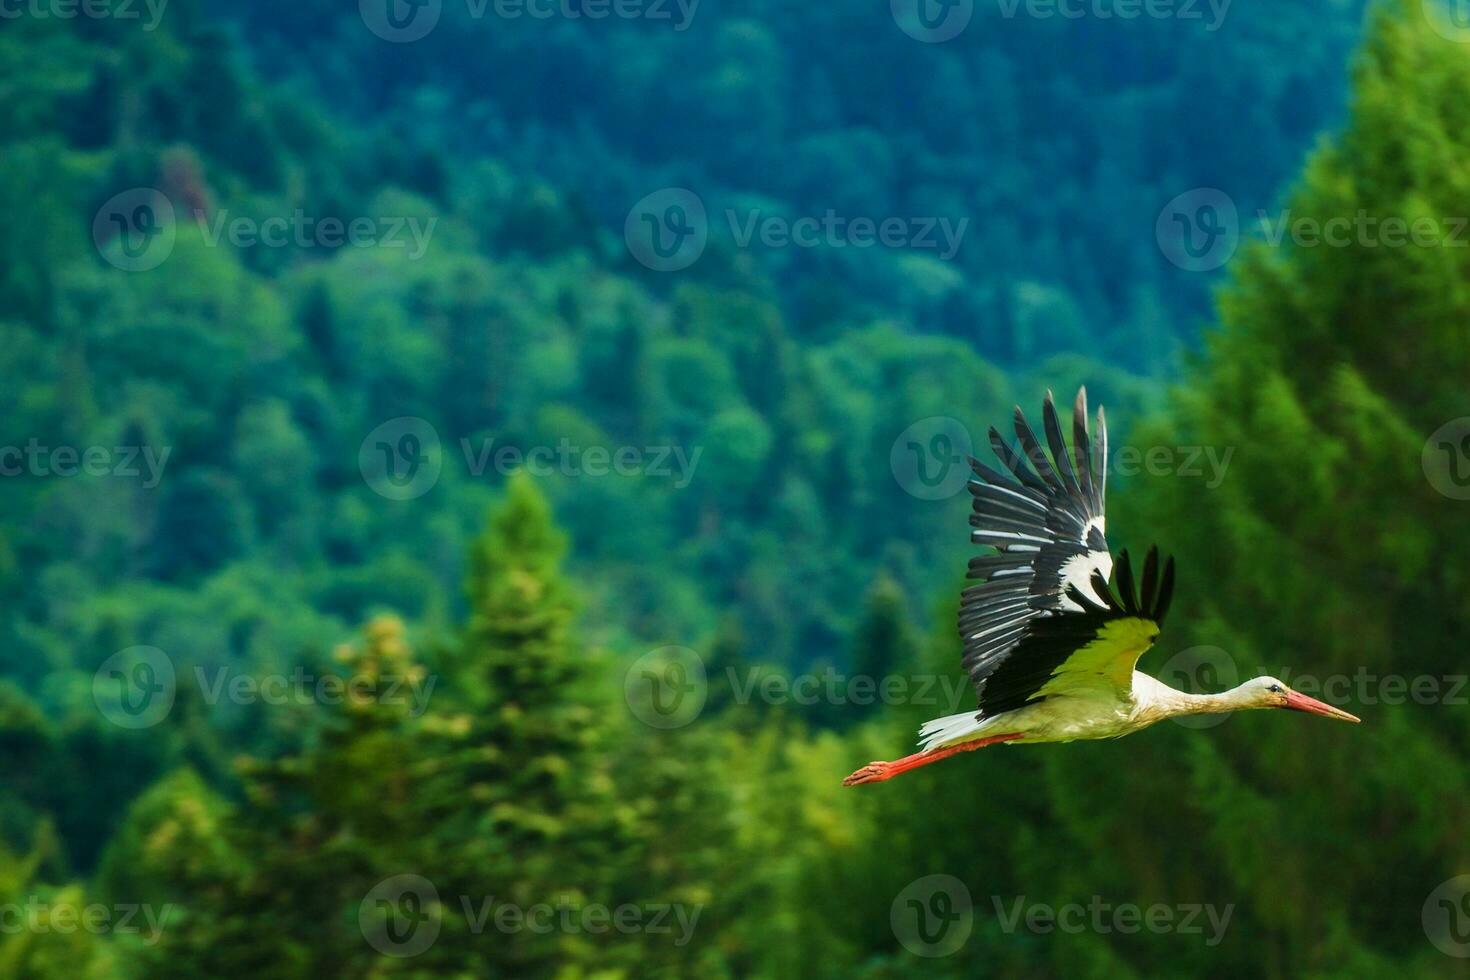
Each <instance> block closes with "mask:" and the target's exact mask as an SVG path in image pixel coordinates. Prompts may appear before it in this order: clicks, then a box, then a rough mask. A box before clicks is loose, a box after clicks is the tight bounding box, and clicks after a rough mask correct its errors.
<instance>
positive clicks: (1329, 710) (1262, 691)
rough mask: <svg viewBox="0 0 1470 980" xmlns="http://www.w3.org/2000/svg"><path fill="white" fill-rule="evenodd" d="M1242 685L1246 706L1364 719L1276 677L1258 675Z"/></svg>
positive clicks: (1340, 718) (1357, 719)
mask: <svg viewBox="0 0 1470 980" xmlns="http://www.w3.org/2000/svg"><path fill="white" fill-rule="evenodd" d="M1241 687H1242V688H1243V689H1244V691H1243V693H1244V694H1245V695H1246V699H1245V700H1246V707H1249V708H1290V709H1291V710H1292V711H1305V712H1307V713H1308V714H1312V715H1321V716H1322V717H1324V718H1336V719H1337V720H1338V721H1351V722H1353V723H1355V724H1356V723H1357V722H1359V721H1361V720H1362V719H1361V718H1359V717H1358V716H1357V715H1350V714H1348V713H1347V712H1346V711H1343V710H1341V709H1339V708H1334V707H1333V706H1332V705H1330V704H1325V703H1323V702H1321V701H1318V700H1317V699H1316V698H1309V697H1307V696H1306V695H1305V694H1301V693H1299V692H1297V691H1293V690H1292V689H1291V688H1289V687H1287V686H1286V684H1285V682H1283V681H1279V680H1277V679H1276V678H1274V677H1257V678H1255V679H1254V680H1249V681H1246V682H1245V683H1244V684H1242V685H1241Z"/></svg>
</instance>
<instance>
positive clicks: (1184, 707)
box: [1133, 672, 1255, 724]
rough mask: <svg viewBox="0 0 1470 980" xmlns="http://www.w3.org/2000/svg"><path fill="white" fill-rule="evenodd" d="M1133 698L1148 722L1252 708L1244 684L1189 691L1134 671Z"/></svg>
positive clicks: (1144, 719) (1249, 695)
mask: <svg viewBox="0 0 1470 980" xmlns="http://www.w3.org/2000/svg"><path fill="white" fill-rule="evenodd" d="M1140 678H1142V679H1143V680H1142V681H1140ZM1133 697H1134V701H1135V702H1136V705H1137V706H1136V707H1135V709H1134V713H1135V715H1136V716H1138V717H1139V718H1140V720H1142V721H1145V722H1146V723H1150V724H1151V723H1153V722H1155V721H1159V720H1161V719H1163V718H1176V717H1178V716H1180V715H1205V714H1220V713H1222V712H1226V711H1239V710H1241V709H1243V708H1252V707H1255V700H1254V694H1253V692H1252V691H1251V690H1250V689H1249V687H1248V686H1247V685H1246V684H1241V685H1239V686H1238V687H1232V688H1231V689H1230V690H1228V691H1221V692H1220V693H1219V694H1190V693H1189V692H1187V691H1179V690H1176V689H1174V688H1172V687H1170V686H1169V685H1168V684H1165V683H1164V682H1163V681H1160V680H1158V679H1156V678H1153V677H1149V676H1148V675H1147V674H1142V673H1136V672H1135V673H1134V675H1133Z"/></svg>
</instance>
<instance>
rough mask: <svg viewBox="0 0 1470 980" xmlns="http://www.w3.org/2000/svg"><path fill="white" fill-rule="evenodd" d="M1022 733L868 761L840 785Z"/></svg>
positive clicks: (888, 776) (879, 777)
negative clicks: (889, 760) (889, 758)
mask: <svg viewBox="0 0 1470 980" xmlns="http://www.w3.org/2000/svg"><path fill="white" fill-rule="evenodd" d="M1023 734H1025V733H1024V732H1013V733H1011V734H1009V735H992V736H991V737H990V738H977V739H975V740H974V741H973V742H961V743H960V744H958V745H947V746H945V747H944V748H942V749H934V750H932V751H929V752H915V753H914V754H913V755H906V756H904V757H903V758H902V759H895V760H894V761H892V762H870V763H868V764H867V765H866V766H863V767H862V768H861V769H859V770H858V771H857V772H855V773H853V774H852V775H851V776H848V777H847V778H846V779H844V780H843V781H842V785H844V786H856V785H858V784H859V783H881V782H883V780H885V779H892V778H893V777H894V776H897V775H899V774H900V773H905V772H908V771H909V770H910V769H917V768H919V767H920V766H927V765H929V763H931V762H938V761H939V760H940V759H948V758H949V757H950V756H952V755H955V754H957V753H960V752H973V751H975V750H976V749H983V748H985V746H987V745H994V744H996V743H997V742H1011V741H1014V740H1016V739H1018V738H1020V737H1021V736H1022V735H1023Z"/></svg>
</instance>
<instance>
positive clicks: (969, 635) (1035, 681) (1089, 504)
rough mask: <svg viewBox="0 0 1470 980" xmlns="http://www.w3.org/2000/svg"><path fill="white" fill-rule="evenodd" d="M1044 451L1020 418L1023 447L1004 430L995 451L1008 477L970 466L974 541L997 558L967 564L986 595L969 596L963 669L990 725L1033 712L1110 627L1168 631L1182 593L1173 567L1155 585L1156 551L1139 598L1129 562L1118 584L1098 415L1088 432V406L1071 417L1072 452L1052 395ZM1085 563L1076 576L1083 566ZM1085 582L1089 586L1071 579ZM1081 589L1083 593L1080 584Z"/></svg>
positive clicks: (993, 434)
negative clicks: (1165, 623)
mask: <svg viewBox="0 0 1470 980" xmlns="http://www.w3.org/2000/svg"><path fill="white" fill-rule="evenodd" d="M1042 422H1043V427H1044V430H1045V434H1046V447H1045V448H1043V446H1042V445H1041V443H1040V442H1039V441H1038V440H1037V438H1036V433H1035V432H1034V431H1033V430H1032V428H1031V426H1030V425H1029V424H1028V423H1027V422H1026V417H1025V415H1024V414H1023V413H1022V411H1021V409H1020V408H1017V409H1016V412H1015V430H1016V438H1017V440H1018V444H1019V445H1018V447H1012V446H1011V445H1010V444H1008V443H1007V442H1006V440H1005V439H1004V438H1003V437H1002V436H1001V434H1000V432H999V430H997V429H994V428H992V429H991V430H990V445H991V448H992V449H993V450H994V451H995V455H996V458H997V459H998V460H999V461H1000V464H1001V467H1002V468H1001V469H997V468H993V467H990V466H987V465H986V464H984V463H981V462H980V461H979V460H976V459H971V460H970V467H971V469H972V470H973V471H974V474H975V479H973V480H971V481H970V484H969V488H970V493H971V494H972V495H973V498H974V499H973V501H972V503H973V511H972V513H971V515H970V524H971V525H972V527H973V528H974V530H973V531H971V534H970V537H971V540H972V541H974V542H975V543H977V544H982V545H989V546H991V547H993V548H994V549H995V552H996V553H995V554H989V555H982V556H979V557H976V558H972V559H970V565H969V577H970V578H972V579H977V580H979V582H978V584H976V585H972V586H970V587H968V588H966V589H965V590H964V592H963V593H962V595H961V603H960V614H959V628H960V634H961V636H962V637H963V638H964V641H965V653H964V665H965V668H966V670H967V671H968V672H969V674H970V679H971V680H972V681H973V682H974V684H975V689H976V692H977V693H978V695H979V699H980V711H981V715H982V716H989V715H994V714H997V713H999V712H1001V711H1009V710H1012V709H1014V708H1017V707H1021V706H1022V705H1024V704H1026V703H1028V702H1029V701H1030V700H1031V699H1032V698H1033V697H1035V695H1036V692H1037V691H1038V690H1039V689H1040V688H1041V687H1043V686H1044V685H1045V684H1046V683H1047V681H1048V680H1049V679H1050V678H1051V677H1052V675H1053V673H1054V672H1055V671H1056V669H1057V667H1059V666H1060V665H1061V664H1063V663H1065V662H1066V660H1067V658H1068V657H1070V656H1071V655H1072V654H1073V653H1075V652H1076V651H1077V650H1078V649H1080V648H1081V647H1083V646H1086V645H1087V644H1088V643H1089V642H1091V640H1092V639H1093V638H1095V637H1096V636H1097V635H1098V633H1099V631H1100V630H1101V629H1102V628H1103V627H1104V626H1106V624H1107V623H1108V622H1109V621H1111V620H1115V619H1120V618H1123V617H1128V616H1142V617H1146V618H1151V619H1153V620H1154V621H1155V622H1159V621H1161V620H1162V618H1163V615H1164V613H1165V612H1166V611H1167V610H1168V607H1169V601H1170V599H1171V598H1172V595H1173V588H1174V563H1173V560H1172V559H1170V560H1169V561H1168V562H1166V563H1165V564H1164V566H1163V573H1162V576H1161V575H1160V574H1159V564H1158V553H1157V550H1156V549H1154V550H1151V551H1150V552H1149V554H1148V557H1147V559H1146V560H1145V562H1144V566H1143V593H1142V595H1141V596H1140V595H1139V593H1138V591H1137V589H1136V588H1135V585H1134V578H1133V568H1132V565H1131V562H1130V560H1129V558H1128V555H1127V553H1126V552H1124V553H1121V554H1120V555H1119V556H1118V561H1117V565H1116V569H1115V579H1116V584H1115V585H1110V584H1109V583H1108V575H1107V569H1108V568H1109V567H1111V566H1112V559H1111V557H1110V556H1109V555H1108V549H1107V540H1106V538H1105V537H1104V536H1103V533H1102V518H1103V506H1104V502H1105V500H1106V483H1107V458H1108V433H1107V420H1106V417H1105V416H1104V414H1103V410H1102V409H1101V408H1099V409H1098V411H1097V425H1096V429H1095V432H1089V429H1088V424H1087V423H1088V420H1087V394H1086V391H1079V392H1078V393H1077V398H1076V400H1075V402H1074V403H1073V408H1072V445H1071V446H1070V447H1069V446H1068V445H1067V441H1066V438H1065V436H1064V433H1063V429H1062V425H1061V419H1060V418H1059V417H1058V415H1057V411H1056V405H1055V402H1054V400H1053V398H1052V396H1051V394H1050V393H1048V394H1047V397H1046V400H1045V402H1044V403H1043V405H1042ZM1079 562H1080V564H1079ZM1078 572H1081V573H1082V577H1081V578H1080V579H1079V578H1071V577H1070V576H1073V575H1075V574H1077V573H1078ZM1083 582H1085V586H1084V585H1082V584H1079V583H1083Z"/></svg>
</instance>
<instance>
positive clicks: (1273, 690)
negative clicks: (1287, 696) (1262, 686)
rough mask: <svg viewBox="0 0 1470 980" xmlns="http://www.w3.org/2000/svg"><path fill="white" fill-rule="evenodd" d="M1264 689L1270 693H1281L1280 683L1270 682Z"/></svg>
mask: <svg viewBox="0 0 1470 980" xmlns="http://www.w3.org/2000/svg"><path fill="white" fill-rule="evenodd" d="M1266 690H1268V691H1270V692H1271V693H1272V694H1280V693H1281V685H1280V684H1272V685H1271V686H1270V687H1268V688H1266Z"/></svg>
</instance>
